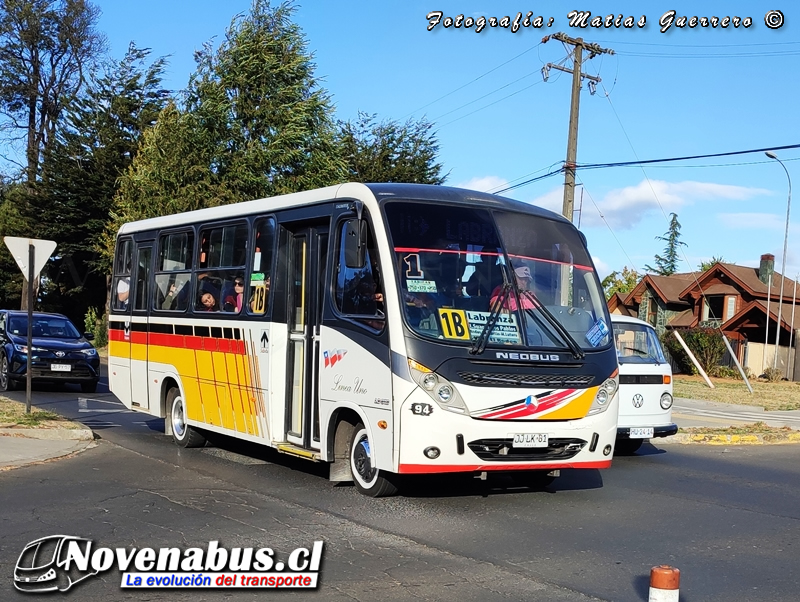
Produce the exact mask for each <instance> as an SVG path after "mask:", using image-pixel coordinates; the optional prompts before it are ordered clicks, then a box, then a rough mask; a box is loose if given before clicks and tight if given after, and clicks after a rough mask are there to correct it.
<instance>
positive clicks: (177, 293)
mask: <svg viewBox="0 0 800 602" xmlns="http://www.w3.org/2000/svg"><path fill="white" fill-rule="evenodd" d="M158 245H159V250H158V259H157V262H156V276H155V285H156V286H155V288H156V290H155V293H156V294H155V298H154V299H153V304H154V309H161V310H169V311H184V310H186V308H187V307H188V305H189V297H190V292H191V284H190V279H191V271H190V270H191V268H192V250H193V248H194V235H193V234H192V233H191V232H175V233H170V234H165V235H163V236H161V238H160V240H159V243H158Z"/></svg>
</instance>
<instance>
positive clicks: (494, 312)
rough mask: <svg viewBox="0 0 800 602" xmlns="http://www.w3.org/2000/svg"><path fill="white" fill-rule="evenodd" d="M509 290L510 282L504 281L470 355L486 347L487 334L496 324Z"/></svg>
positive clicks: (480, 351)
mask: <svg viewBox="0 0 800 602" xmlns="http://www.w3.org/2000/svg"><path fill="white" fill-rule="evenodd" d="M509 292H511V283H510V282H508V281H506V282H504V283H503V288H502V290H501V291H500V295H499V296H498V297H496V299H495V302H494V305H492V307H491V309H490V310H489V316H488V317H487V318H486V324H484V325H483V330H481V333H480V334H479V335H478V338H477V339H475V342H474V343H473V344H472V347H471V348H470V350H469V352H470V354H471V355H480V354H481V353H483V352H484V350H485V349H486V344H487V343H488V342H489V334H490V333H491V332H492V330H494V325H495V324H497V318H499V317H500V311H501V310H502V309H503V304H504V303H505V302H506V298H507V297H508V293H509Z"/></svg>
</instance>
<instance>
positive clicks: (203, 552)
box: [14, 535, 324, 593]
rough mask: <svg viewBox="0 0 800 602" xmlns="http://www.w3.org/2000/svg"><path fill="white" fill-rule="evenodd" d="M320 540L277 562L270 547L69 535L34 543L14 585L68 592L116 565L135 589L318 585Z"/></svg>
mask: <svg viewBox="0 0 800 602" xmlns="http://www.w3.org/2000/svg"><path fill="white" fill-rule="evenodd" d="M323 545H324V544H323V542H321V541H315V542H314V544H313V545H312V546H311V548H310V549H309V548H302V547H301V548H295V549H294V550H292V551H291V552H290V553H289V555H288V556H287V557H286V558H285V559H283V560H279V559H278V557H277V555H276V554H275V552H274V551H273V550H272V548H231V549H227V548H225V547H223V546H221V545H219V542H218V541H209V542H208V545H207V546H206V547H205V548H200V547H192V548H187V549H181V548H159V549H158V550H155V549H153V548H113V549H112V548H104V547H96V548H93V542H92V541H91V540H89V539H84V538H82V537H73V536H71V535H51V536H49V537H43V538H41V539H37V540H36V541H32V542H31V543H29V544H28V545H26V546H25V548H24V549H23V550H22V554H20V556H19V560H17V565H16V567H15V568H14V586H15V587H16V588H17V589H18V590H20V591H23V592H30V593H41V592H52V591H56V590H58V591H62V592H64V591H67V590H68V589H69V588H71V587H72V586H73V585H75V584H76V583H78V582H79V581H82V580H84V579H86V578H87V577H91V576H92V575H97V574H98V573H103V572H105V571H108V570H111V569H113V568H116V569H117V570H119V572H120V573H121V578H120V587H121V588H134V589H169V588H176V587H178V588H180V587H187V586H191V587H192V588H194V589H196V588H209V589H219V588H253V587H260V588H265V589H297V588H306V589H316V587H317V585H318V584H319V572H320V564H321V562H322V553H323Z"/></svg>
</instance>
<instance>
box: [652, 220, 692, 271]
mask: <svg viewBox="0 0 800 602" xmlns="http://www.w3.org/2000/svg"><path fill="white" fill-rule="evenodd" d="M680 237H681V224H680V222H679V221H678V215H677V214H676V213H670V220H669V229H668V230H667V231H666V232H665V233H664V236H656V240H661V241H664V242H666V243H667V244H666V246H665V247H664V255H663V256H662V255H656V256H655V264H656V267H651V266H649V265H646V266H644V267H645V269H646V270H647V271H648V272H652V273H654V274H658V275H660V276H670V275H672V274H674V273H675V272H677V271H678V260H679V258H678V248H679V247H681V246H683V247H685V246H686V243H685V242H683V241H681V240H680Z"/></svg>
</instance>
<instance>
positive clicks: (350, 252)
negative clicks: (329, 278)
mask: <svg viewBox="0 0 800 602" xmlns="http://www.w3.org/2000/svg"><path fill="white" fill-rule="evenodd" d="M344 236H345V239H344V261H345V265H346V267H348V268H351V269H356V270H360V269H361V268H363V267H364V264H365V261H366V254H367V223H366V222H365V221H364V220H359V219H352V220H350V221H348V222H347V229H346V230H345V235H344Z"/></svg>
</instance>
